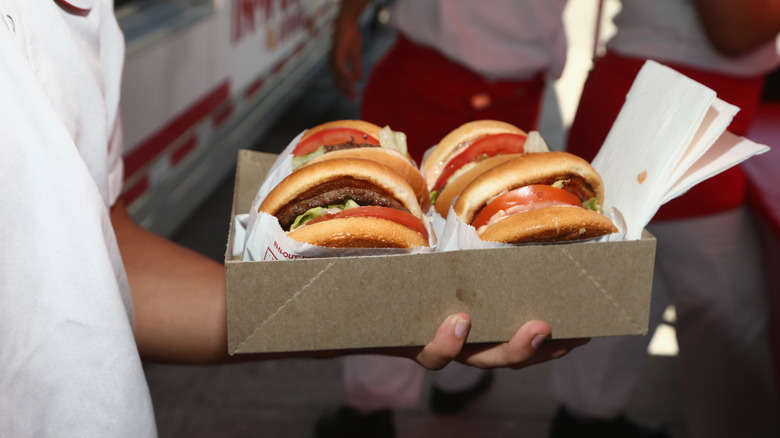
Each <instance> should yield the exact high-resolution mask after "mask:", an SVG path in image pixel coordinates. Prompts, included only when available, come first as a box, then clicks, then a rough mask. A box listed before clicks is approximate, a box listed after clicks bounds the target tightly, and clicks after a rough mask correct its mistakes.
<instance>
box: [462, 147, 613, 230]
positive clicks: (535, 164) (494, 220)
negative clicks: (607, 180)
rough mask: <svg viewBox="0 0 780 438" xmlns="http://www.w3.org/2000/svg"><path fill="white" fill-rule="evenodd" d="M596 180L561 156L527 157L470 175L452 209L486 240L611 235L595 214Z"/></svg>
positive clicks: (600, 190) (599, 192)
mask: <svg viewBox="0 0 780 438" xmlns="http://www.w3.org/2000/svg"><path fill="white" fill-rule="evenodd" d="M603 200H604V186H603V182H602V180H601V176H600V175H599V174H598V172H596V170H595V169H593V167H591V165H590V164H589V163H588V162H587V161H585V160H584V159H582V158H580V157H578V156H576V155H573V154H570V153H567V152H541V153H527V154H524V155H522V156H519V157H515V158H513V159H511V160H508V161H506V162H504V163H501V164H499V165H497V166H495V167H494V168H492V169H490V170H488V171H486V172H484V173H482V174H481V175H479V176H478V177H476V178H475V179H474V180H473V181H472V182H471V183H469V185H468V186H467V187H465V188H464V189H463V191H462V193H461V194H460V196H459V197H458V199H457V200H456V201H455V204H454V206H453V211H454V212H455V214H456V215H457V216H458V217H459V218H460V219H461V220H463V222H465V223H466V224H469V225H471V226H473V227H474V228H475V229H476V231H477V235H478V236H479V237H480V238H481V239H482V240H486V241H494V242H503V243H515V244H519V243H531V242H560V241H570V240H580V239H590V238H595V237H599V236H603V235H606V234H610V233H615V232H617V231H618V230H617V227H615V225H614V224H613V223H612V221H611V220H610V219H609V218H607V217H606V216H604V215H603V214H602V213H601V206H602V204H603Z"/></svg>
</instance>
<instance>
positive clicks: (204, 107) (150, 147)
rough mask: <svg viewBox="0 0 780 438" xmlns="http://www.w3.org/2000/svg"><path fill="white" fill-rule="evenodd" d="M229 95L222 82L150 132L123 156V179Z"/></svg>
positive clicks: (146, 162) (226, 85) (141, 166)
mask: <svg viewBox="0 0 780 438" xmlns="http://www.w3.org/2000/svg"><path fill="white" fill-rule="evenodd" d="M229 97H230V84H229V82H228V81H225V82H223V83H222V84H220V85H219V86H217V87H216V88H214V89H213V90H212V91H210V92H209V93H208V94H206V95H205V96H203V97H202V98H201V99H200V100H198V101H197V102H195V103H194V104H193V105H191V106H190V107H189V108H187V109H186V110H185V111H184V112H183V113H181V114H180V115H179V116H177V117H176V118H175V119H173V120H172V121H171V122H170V123H168V124H167V125H166V126H163V127H162V128H161V129H160V130H159V131H157V132H156V133H154V134H152V136H151V137H149V138H148V139H146V140H145V141H144V142H143V143H141V144H140V145H139V146H138V147H137V148H135V149H134V150H133V151H132V152H130V153H129V154H128V155H127V156H126V157H125V158H124V160H125V179H127V178H128V177H130V176H132V175H133V174H135V173H136V172H138V171H139V170H140V169H141V168H143V167H144V166H145V165H146V164H148V163H150V162H151V161H152V160H153V159H154V158H156V157H157V156H158V155H159V154H160V153H161V152H163V151H164V150H165V149H166V148H167V147H168V146H170V145H171V143H173V142H174V141H176V139H178V138H179V137H181V136H182V134H184V133H185V132H187V131H188V130H189V129H191V128H192V127H193V126H195V124H197V123H198V122H200V121H201V120H202V119H203V118H204V117H207V116H209V115H210V114H211V112H212V111H214V108H216V107H217V106H219V105H220V104H221V103H223V102H225V101H227V100H228V98H229Z"/></svg>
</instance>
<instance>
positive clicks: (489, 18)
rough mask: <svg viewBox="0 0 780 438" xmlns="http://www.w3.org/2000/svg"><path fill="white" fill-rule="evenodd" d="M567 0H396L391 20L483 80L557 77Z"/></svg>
mask: <svg viewBox="0 0 780 438" xmlns="http://www.w3.org/2000/svg"><path fill="white" fill-rule="evenodd" d="M565 6H566V0H528V1H517V0H490V1H489V2H487V3H486V2H484V1H478V0H397V1H396V3H395V6H394V7H393V9H392V12H391V14H390V23H391V25H392V26H394V27H395V28H396V29H397V30H398V31H399V32H401V33H403V34H404V35H405V36H406V37H408V38H409V39H410V40H412V41H414V42H416V43H418V44H421V45H423V46H427V47H432V48H435V49H437V50H439V51H440V52H441V53H442V54H443V55H444V56H446V57H447V58H449V59H451V60H453V61H455V62H457V63H459V64H461V65H463V66H465V67H467V68H469V69H470V70H472V71H474V72H477V73H479V74H481V75H482V76H484V77H486V78H488V79H524V78H529V77H531V76H534V75H535V74H537V73H539V72H549V73H550V74H551V75H552V76H553V77H556V78H557V77H559V76H560V75H561V73H562V72H563V67H564V64H565V63H566V33H565V29H564V26H563V10H564V8H565Z"/></svg>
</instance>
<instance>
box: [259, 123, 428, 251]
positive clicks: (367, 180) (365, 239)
mask: <svg viewBox="0 0 780 438" xmlns="http://www.w3.org/2000/svg"><path fill="white" fill-rule="evenodd" d="M398 135H399V133H394V132H392V131H390V130H389V129H387V128H385V129H380V128H379V127H378V126H376V125H373V124H370V123H367V122H364V121H358V120H341V121H335V122H329V123H326V124H323V125H319V126H317V127H314V128H312V129H309V130H307V131H306V132H305V133H304V135H303V136H302V138H301V139H300V140H299V142H298V144H297V145H296V147H295V149H294V150H293V156H294V157H293V168H294V170H293V171H292V173H290V174H289V175H288V176H287V177H285V178H284V179H283V180H282V181H281V182H279V184H277V185H276V186H275V187H274V188H273V189H271V191H270V192H269V193H268V195H267V196H266V197H265V198H264V199H263V201H262V203H261V204H260V206H259V208H258V212H265V213H268V214H271V215H273V216H275V217H276V218H277V220H278V221H279V225H280V226H281V227H282V229H283V230H284V231H285V232H286V234H287V236H289V237H290V238H292V239H294V240H296V241H299V242H305V243H309V244H312V245H317V246H324V247H333V248H414V247H428V246H430V245H431V240H432V236H431V234H430V231H429V226H428V225H427V218H426V217H425V214H424V212H425V210H426V209H427V208H428V206H429V205H430V196H429V194H428V189H427V186H426V185H425V181H424V179H423V177H422V175H421V174H420V172H419V170H418V169H417V167H416V166H415V165H414V162H413V161H412V160H411V159H410V158H409V156H408V154H407V153H406V150H405V139H403V138H397V136H398ZM380 140H381V141H380Z"/></svg>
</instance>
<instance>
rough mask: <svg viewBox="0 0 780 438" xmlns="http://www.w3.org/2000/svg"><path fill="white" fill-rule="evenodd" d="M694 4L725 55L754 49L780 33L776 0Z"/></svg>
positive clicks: (722, 0)
mask: <svg viewBox="0 0 780 438" xmlns="http://www.w3.org/2000/svg"><path fill="white" fill-rule="evenodd" d="M694 4H695V6H696V10H697V12H698V15H699V19H700V20H701V22H702V25H703V27H704V31H705V32H706V34H707V37H708V39H709V40H710V42H711V43H712V45H713V47H715V49H716V50H718V51H719V52H721V53H722V54H724V55H726V56H739V55H741V54H743V53H745V52H748V51H750V50H752V49H755V48H757V47H758V46H760V45H762V44H764V43H766V42H767V41H770V40H772V39H775V38H777V34H778V32H780V2H778V1H776V0H696V1H695V2H694Z"/></svg>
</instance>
